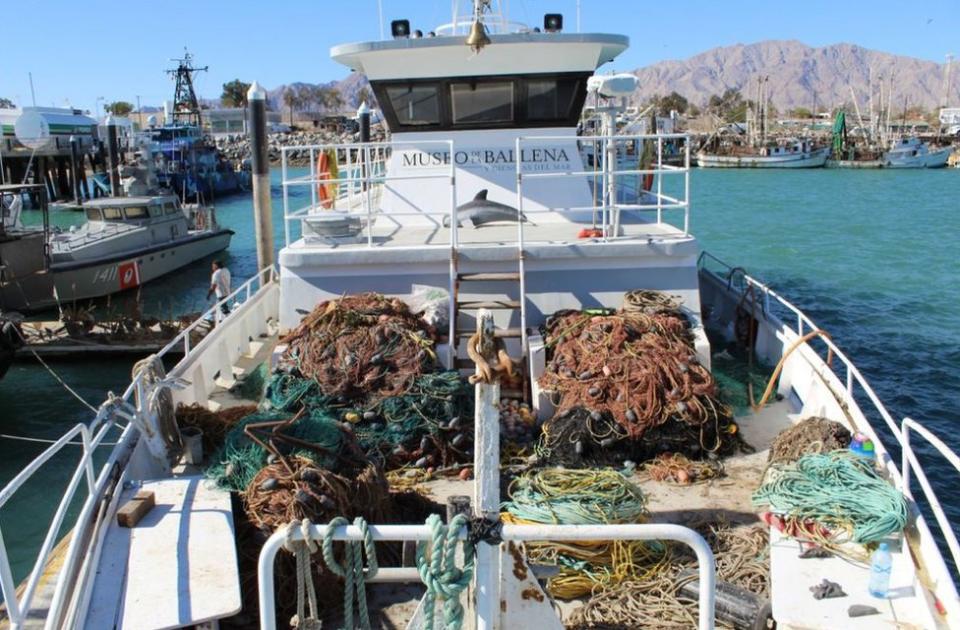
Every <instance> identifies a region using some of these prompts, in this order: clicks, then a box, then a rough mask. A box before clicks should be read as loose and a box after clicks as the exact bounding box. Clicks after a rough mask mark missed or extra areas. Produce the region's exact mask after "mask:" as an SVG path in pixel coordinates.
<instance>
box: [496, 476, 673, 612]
mask: <svg viewBox="0 0 960 630" xmlns="http://www.w3.org/2000/svg"><path fill="white" fill-rule="evenodd" d="M510 497H511V500H510V501H508V502H507V503H504V506H503V507H504V513H503V514H501V519H502V520H503V521H504V522H506V523H518V524H524V523H549V524H561V525H594V524H608V523H640V522H643V521H645V520H646V515H647V510H646V498H645V497H644V495H643V493H642V491H641V490H640V488H639V487H637V486H636V485H634V484H632V483H631V482H630V481H629V480H628V479H627V478H626V477H624V476H623V475H622V474H621V473H619V472H617V471H613V470H590V469H587V470H568V469H546V470H541V471H539V472H537V473H528V474H527V475H524V476H522V477H519V478H518V479H516V480H515V481H514V482H513V484H512V485H511V487H510ZM526 548H527V554H528V557H529V558H530V559H531V560H532V561H534V562H538V563H541V564H547V565H553V566H556V567H558V568H559V569H560V572H559V573H558V574H557V575H556V576H555V577H553V578H551V579H550V581H549V582H548V584H547V591H548V592H549V593H550V594H551V595H553V596H554V597H558V598H561V599H571V598H575V597H580V596H583V595H588V594H590V593H591V592H594V591H596V590H598V589H602V588H605V587H608V586H613V585H615V584H619V583H621V582H622V581H624V580H628V579H634V578H636V579H647V578H649V577H651V576H653V575H656V574H657V573H658V572H661V571H662V570H663V569H664V568H665V567H666V565H665V564H663V563H664V562H665V561H666V559H667V554H666V551H667V549H666V547H665V546H664V545H663V544H662V543H659V542H655V541H650V542H645V541H586V542H576V543H559V542H530V543H527V545H526Z"/></svg>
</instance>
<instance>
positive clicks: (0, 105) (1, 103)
mask: <svg viewBox="0 0 960 630" xmlns="http://www.w3.org/2000/svg"><path fill="white" fill-rule="evenodd" d="M14 107H16V105H14V104H13V101H11V100H10V99H9V98H4V97H2V96H0V109H13V108H14Z"/></svg>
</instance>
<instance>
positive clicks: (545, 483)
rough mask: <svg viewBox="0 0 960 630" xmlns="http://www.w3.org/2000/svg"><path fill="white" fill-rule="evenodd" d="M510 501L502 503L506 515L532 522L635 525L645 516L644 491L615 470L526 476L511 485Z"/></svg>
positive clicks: (560, 471) (548, 471)
mask: <svg viewBox="0 0 960 630" xmlns="http://www.w3.org/2000/svg"><path fill="white" fill-rule="evenodd" d="M510 499H511V500H510V501H507V502H505V503H504V504H503V507H504V509H506V511H507V512H509V513H510V514H511V515H513V516H515V517H517V518H519V519H522V520H525V521H532V522H535V523H554V524H563V525H589V524H596V523H636V522H638V521H641V520H642V519H643V518H644V517H645V516H646V513H647V508H646V504H647V501H646V497H644V495H643V491H641V490H640V488H639V487H638V486H636V485H635V484H633V483H631V482H630V481H629V480H628V479H627V478H626V477H624V476H623V474H621V473H620V472H618V471H614V470H591V469H585V470H567V469H560V468H556V469H546V470H541V471H539V472H536V473H532V474H531V473H528V474H526V475H524V476H522V477H519V478H517V479H516V480H515V481H514V482H513V484H512V486H511V488H510Z"/></svg>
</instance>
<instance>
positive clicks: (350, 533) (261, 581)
mask: <svg viewBox="0 0 960 630" xmlns="http://www.w3.org/2000/svg"><path fill="white" fill-rule="evenodd" d="M368 530H369V533H370V535H371V537H372V538H373V540H375V541H401V540H402V541H418V542H426V541H429V540H431V535H432V534H431V529H430V528H429V527H428V526H426V525H369V526H368ZM325 531H326V527H325V526H324V527H323V528H321V527H320V526H317V525H316V524H313V523H311V525H310V527H309V535H310V540H315V541H317V540H322V539H323V537H324V533H325ZM288 536H289V537H288ZM500 537H501V539H502V540H503V541H504V542H508V541H517V542H523V541H535V540H549V541H562V542H569V541H589V540H598V539H603V540H672V541H675V542H680V543H683V544H685V545H687V546H688V547H690V548H691V549H693V551H694V553H695V554H696V556H697V569H698V572H699V579H700V593H699V596H698V613H697V616H698V628H699V630H712V628H713V624H714V601H715V597H716V593H715V586H716V574H715V571H714V557H713V552H712V551H711V550H710V545H708V544H707V542H706V541H705V540H704V539H703V537H702V536H700V534H698V533H697V532H695V531H693V530H692V529H689V528H687V527H683V526H681V525H672V524H667V523H644V524H624V525H539V524H538V525H513V524H504V525H503V527H502V529H501V536H500ZM466 538H467V529H466V528H462V529H461V530H460V531H459V532H458V539H459V540H464V539H466ZM303 539H304V538H303V532H302V531H301V529H300V528H298V527H295V528H292V529H291V530H289V531H288V530H286V529H281V530H278V531H276V532H274V534H273V535H272V536H271V537H270V538H269V539H268V540H267V542H266V543H264V545H263V548H262V549H261V550H260V558H259V560H258V562H257V581H258V583H257V586H258V589H259V604H260V606H259V607H260V627H261V628H262V629H263V630H274V629H275V628H276V613H275V606H276V602H275V598H274V590H273V586H274V577H273V576H274V565H275V559H276V556H277V552H279V551H280V549H281V548H282V547H283V546H284V544H285V543H286V542H287V541H288V540H293V541H302V540H303ZM333 539H334V540H339V541H343V540H359V541H362V540H364V534H363V532H362V531H361V530H360V528H359V527H357V526H355V525H347V526H340V527H336V528H334V531H333ZM380 571H384V569H380ZM378 573H379V572H378ZM406 575H407V574H406V573H401V572H395V573H393V574H392V576H391V577H390V578H389V579H391V581H396V580H398V579H400V580H402V579H404V578H405V576H406ZM491 577H492V578H493V579H495V580H496V583H494V584H488V585H486V588H478V589H477V590H476V593H477V598H478V599H479V598H482V597H489V596H491V594H496V593H498V592H499V588H498V584H499V581H500V578H499V573H498V572H492V573H491ZM410 578H412V579H413V580H417V581H419V579H420V576H419V574H414V575H411V576H410ZM475 579H479V578H476V577H475ZM371 581H376V579H375V578H374V580H371ZM486 609H487V607H485V606H484V605H483V604H482V603H481V602H479V601H478V603H477V611H478V613H479V611H482V610H486ZM493 609H494V610H496V611H499V610H500V606H494V607H493ZM487 622H488V623H487V627H494V624H493V623H492V622H493V620H487Z"/></svg>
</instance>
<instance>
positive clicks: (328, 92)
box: [323, 87, 343, 113]
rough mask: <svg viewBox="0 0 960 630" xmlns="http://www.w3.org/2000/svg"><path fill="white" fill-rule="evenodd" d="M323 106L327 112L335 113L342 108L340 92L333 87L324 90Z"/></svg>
mask: <svg viewBox="0 0 960 630" xmlns="http://www.w3.org/2000/svg"><path fill="white" fill-rule="evenodd" d="M323 106H324V108H325V109H326V110H327V112H331V111H332V112H334V113H336V112H337V111H338V110H339V109H340V108H341V107H343V96H342V95H341V94H340V90H338V89H337V88H335V87H331V88H326V89H325V90H324V98H323Z"/></svg>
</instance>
